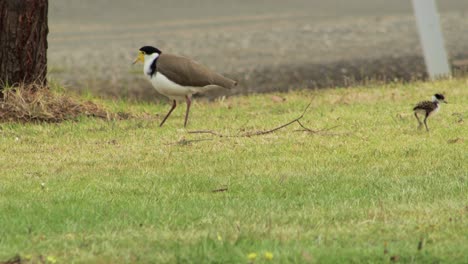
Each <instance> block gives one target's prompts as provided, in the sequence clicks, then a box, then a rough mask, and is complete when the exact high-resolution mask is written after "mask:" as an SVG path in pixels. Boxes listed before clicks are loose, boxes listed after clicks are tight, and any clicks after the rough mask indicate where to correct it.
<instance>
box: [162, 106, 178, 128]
mask: <svg viewBox="0 0 468 264" xmlns="http://www.w3.org/2000/svg"><path fill="white" fill-rule="evenodd" d="M176 106H177V102H176V100H173V101H172V107H171V110H169V113H167V115H166V117H164V119H163V121H162V122H161V124H160V125H159V126H160V127H162V125H164V122H166V119H167V118H168V117H169V116H170V115H171V113H172V111H174V109H175V108H176Z"/></svg>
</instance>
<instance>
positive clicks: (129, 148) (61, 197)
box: [0, 79, 468, 263]
mask: <svg viewBox="0 0 468 264" xmlns="http://www.w3.org/2000/svg"><path fill="white" fill-rule="evenodd" d="M435 92H442V93H444V94H445V95H446V98H447V100H448V101H449V104H448V105H443V106H442V109H441V111H440V112H439V113H438V114H437V115H435V116H434V117H432V118H430V119H429V122H428V123H429V127H430V128H431V132H430V133H426V131H425V130H417V129H416V128H417V122H416V119H415V118H414V116H413V115H412V112H411V109H412V106H413V105H414V103H416V102H417V101H419V100H422V99H429V98H430V96H431V95H432V94H433V93H435ZM272 96H273V95H271V94H266V95H253V96H249V97H235V98H228V99H225V100H219V101H215V102H211V103H209V102H196V103H194V105H193V108H192V113H191V119H190V120H189V127H188V128H187V129H184V128H183V115H184V112H185V107H184V106H182V107H180V108H177V109H176V110H175V112H174V113H173V116H172V117H171V118H170V119H169V120H168V121H167V122H166V124H165V126H164V127H162V128H160V127H159V122H160V120H161V118H162V116H163V115H164V114H165V113H166V112H167V110H168V109H169V105H166V104H135V103H133V104H127V103H125V102H111V101H101V103H102V104H105V105H106V106H107V107H108V108H109V109H112V110H113V111H126V112H131V113H133V114H135V115H138V117H136V118H133V119H128V120H119V121H106V120H101V119H92V118H82V119H80V120H78V121H73V122H72V121H68V122H64V123H60V124H46V123H40V124H18V123H2V124H0V262H1V261H6V260H8V259H11V258H13V257H15V256H17V255H18V256H19V257H21V259H22V260H26V263H40V262H41V261H42V262H47V263H248V262H254V263H390V262H392V261H397V262H402V263H408V262H414V263H468V253H467V252H468V219H467V216H468V128H467V125H466V122H467V119H468V107H467V105H468V79H455V80H448V81H441V82H435V83H413V84H405V85H404V84H390V85H384V86H378V85H373V86H369V87H357V88H352V89H329V90H318V91H311V90H306V91H299V92H291V93H285V94H276V95H275V96H279V97H282V98H285V99H286V100H285V101H284V102H280V101H281V100H278V99H279V98H276V97H275V98H272ZM309 103H311V105H310V108H309V109H308V111H307V113H306V114H305V116H304V117H303V119H301V122H302V123H303V124H304V125H305V126H307V127H309V128H313V129H324V128H332V129H330V130H327V131H322V132H320V133H309V132H303V131H297V130H299V129H301V127H300V126H299V125H298V124H293V125H291V126H288V127H286V128H284V129H282V130H278V131H276V132H274V133H271V134H267V135H262V136H252V137H218V136H214V135H211V134H190V133H188V131H193V130H213V131H217V132H219V133H223V134H229V135H241V134H243V133H248V132H252V131H260V130H264V129H271V128H273V127H276V126H279V125H281V124H285V123H287V122H288V121H290V120H293V119H294V118H296V117H298V116H300V114H301V113H302V111H303V109H304V108H305V107H306V106H307V104H309ZM145 113H146V114H145ZM147 113H150V114H151V115H148V114H147ZM157 113H159V114H160V115H159V116H156V114H157ZM335 126H338V127H335ZM333 127H335V128H333ZM218 189H227V190H224V191H219V192H213V190H218ZM252 253H256V257H255V258H254V254H252ZM265 254H267V256H266V257H265ZM249 255H250V256H249Z"/></svg>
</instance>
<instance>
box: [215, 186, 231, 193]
mask: <svg viewBox="0 0 468 264" xmlns="http://www.w3.org/2000/svg"><path fill="white" fill-rule="evenodd" d="M227 190H228V188H227V187H224V188H219V189H215V190H212V191H211V192H214V193H216V192H225V191H227Z"/></svg>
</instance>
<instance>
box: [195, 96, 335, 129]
mask: <svg viewBox="0 0 468 264" xmlns="http://www.w3.org/2000/svg"><path fill="white" fill-rule="evenodd" d="M309 107H310V104H308V105H307V107H306V108H305V109H304V111H303V112H302V114H301V115H300V116H299V117H297V118H295V119H293V120H291V121H289V122H288V123H286V124H283V125H281V126H278V127H275V128H273V129H269V130H261V131H251V132H246V133H243V134H240V135H226V134H222V133H219V132H216V131H213V130H194V131H188V133H189V134H210V135H213V136H218V137H252V136H261V135H266V134H270V133H273V132H275V131H278V130H280V129H282V128H285V127H287V126H290V125H292V124H294V123H298V124H299V125H300V126H301V127H302V128H303V129H304V130H302V131H307V132H309V133H319V132H323V131H329V130H332V129H334V128H336V127H338V126H333V127H329V128H325V129H320V130H312V129H310V128H307V127H305V126H304V125H303V124H302V123H301V122H300V120H301V119H302V118H303V117H304V115H305V113H306V112H307V110H308V109H309Z"/></svg>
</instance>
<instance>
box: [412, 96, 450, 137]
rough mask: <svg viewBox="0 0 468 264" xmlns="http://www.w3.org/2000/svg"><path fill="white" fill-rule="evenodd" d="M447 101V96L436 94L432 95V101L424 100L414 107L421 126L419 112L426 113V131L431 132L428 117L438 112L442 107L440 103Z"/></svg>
mask: <svg viewBox="0 0 468 264" xmlns="http://www.w3.org/2000/svg"><path fill="white" fill-rule="evenodd" d="M441 102H443V103H447V101H445V97H444V95H442V94H434V95H433V96H432V101H422V102H419V103H418V104H417V105H416V106H415V107H414V108H413V111H414V116H415V117H416V119H418V123H419V126H418V128H421V126H422V124H423V123H422V122H421V120H420V119H419V117H418V114H423V115H424V126H426V131H428V132H429V128H428V127H427V118H428V117H429V116H431V115H433V114H435V113H437V112H438V111H439V109H440V103H441Z"/></svg>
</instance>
